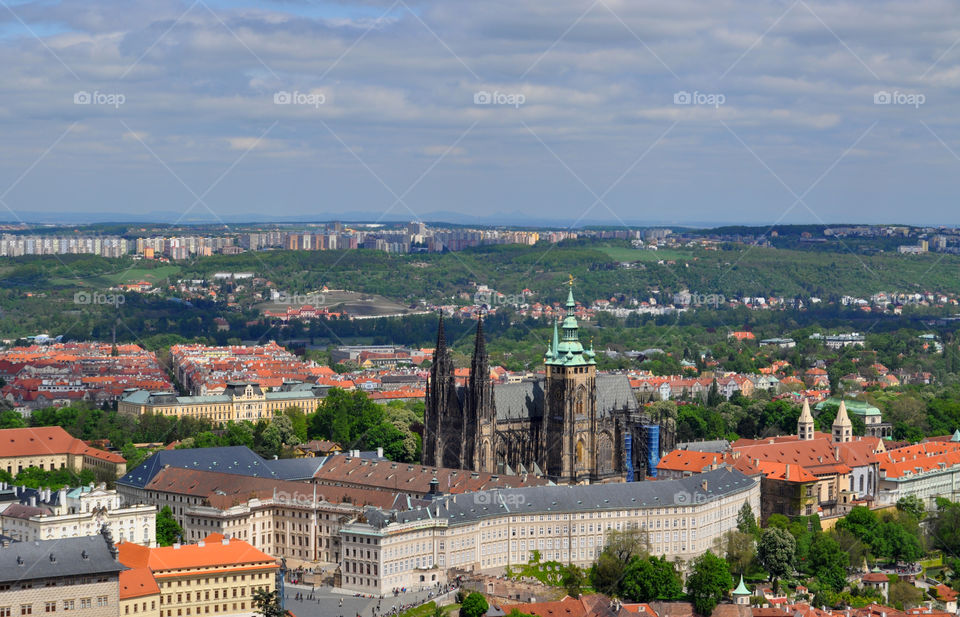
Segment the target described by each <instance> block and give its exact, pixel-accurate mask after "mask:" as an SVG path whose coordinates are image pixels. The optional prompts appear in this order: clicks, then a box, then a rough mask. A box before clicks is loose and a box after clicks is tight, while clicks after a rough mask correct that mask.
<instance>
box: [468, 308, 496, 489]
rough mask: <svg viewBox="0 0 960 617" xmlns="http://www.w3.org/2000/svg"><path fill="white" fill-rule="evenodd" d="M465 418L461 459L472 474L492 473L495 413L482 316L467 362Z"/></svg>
mask: <svg viewBox="0 0 960 617" xmlns="http://www.w3.org/2000/svg"><path fill="white" fill-rule="evenodd" d="M468 397H469V398H468V404H467V417H466V418H465V419H464V423H463V428H464V435H463V443H464V459H463V460H465V461H471V462H472V463H473V469H474V470H476V471H488V472H492V471H494V468H493V466H494V460H493V458H494V452H493V449H494V443H493V442H494V436H495V433H496V426H495V423H496V418H495V416H496V412H495V410H494V407H493V383H492V382H491V381H490V360H489V358H488V356H487V344H486V340H485V338H484V336H483V317H480V319H478V320H477V336H476V340H475V341H474V345H473V358H472V359H471V360H470V382H469V387H468Z"/></svg>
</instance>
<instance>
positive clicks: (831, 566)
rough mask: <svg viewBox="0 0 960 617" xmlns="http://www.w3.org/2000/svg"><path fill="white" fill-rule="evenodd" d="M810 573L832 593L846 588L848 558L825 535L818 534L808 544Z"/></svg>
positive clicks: (837, 545) (834, 541)
mask: <svg viewBox="0 0 960 617" xmlns="http://www.w3.org/2000/svg"><path fill="white" fill-rule="evenodd" d="M808 561H809V569H810V572H811V573H812V574H813V575H814V576H815V577H816V578H817V580H818V581H820V583H821V584H822V585H825V586H826V587H828V588H830V589H831V590H833V591H834V592H840V591H843V588H844V587H845V586H846V576H847V572H846V567H847V565H849V563H850V556H849V555H847V554H846V553H844V552H843V551H842V550H841V549H840V544H839V543H838V542H837V541H836V540H834V539H833V538H832V537H831V536H829V535H828V534H825V533H818V534H816V535H815V536H814V538H813V541H812V542H811V544H810V551H809V553H808Z"/></svg>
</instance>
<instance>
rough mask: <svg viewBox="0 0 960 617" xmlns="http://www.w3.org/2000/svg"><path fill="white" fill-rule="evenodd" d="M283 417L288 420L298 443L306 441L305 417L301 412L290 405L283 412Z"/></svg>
mask: <svg viewBox="0 0 960 617" xmlns="http://www.w3.org/2000/svg"><path fill="white" fill-rule="evenodd" d="M283 415H285V416H286V417H287V418H289V419H290V424H291V426H292V429H293V434H294V435H296V436H297V438H298V439H299V440H300V443H303V442H305V441H306V440H307V416H306V414H305V413H303V410H302V409H300V408H299V407H297V406H296V405H292V406H290V407H287V408H286V409H284V410H283Z"/></svg>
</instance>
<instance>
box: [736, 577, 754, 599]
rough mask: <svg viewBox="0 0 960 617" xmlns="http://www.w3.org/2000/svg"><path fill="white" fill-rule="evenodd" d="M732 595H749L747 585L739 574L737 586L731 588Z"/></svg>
mask: <svg viewBox="0 0 960 617" xmlns="http://www.w3.org/2000/svg"><path fill="white" fill-rule="evenodd" d="M733 595H735V596H749V595H750V590H749V589H747V586H746V585H744V584H743V575H742V574H741V575H740V584H739V585H737V588H736V589H734V590H733Z"/></svg>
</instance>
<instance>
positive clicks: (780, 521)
mask: <svg viewBox="0 0 960 617" xmlns="http://www.w3.org/2000/svg"><path fill="white" fill-rule="evenodd" d="M789 526H790V519H788V518H787V517H786V516H784V515H782V514H771V515H770V517H769V518H767V527H772V528H775V529H783V530H786V529H787V527H789Z"/></svg>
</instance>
